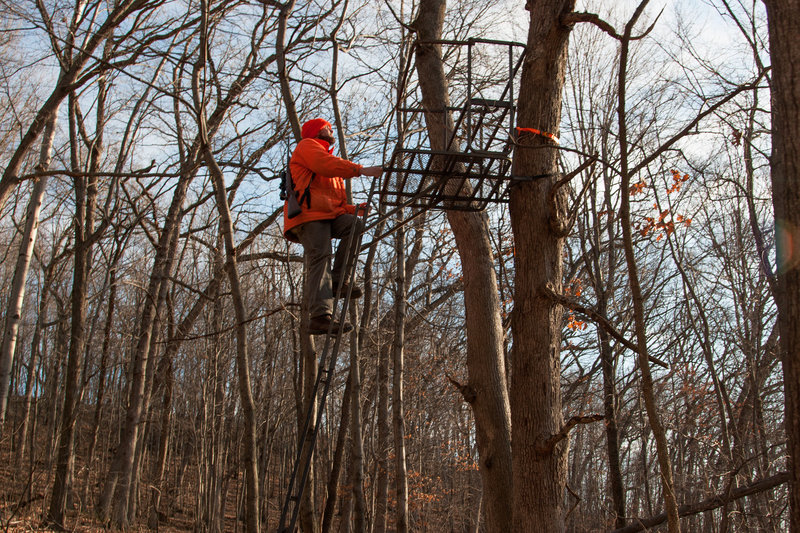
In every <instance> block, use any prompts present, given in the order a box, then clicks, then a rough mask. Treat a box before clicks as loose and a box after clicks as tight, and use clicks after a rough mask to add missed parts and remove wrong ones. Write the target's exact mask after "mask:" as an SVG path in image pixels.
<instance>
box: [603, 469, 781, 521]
mask: <svg viewBox="0 0 800 533" xmlns="http://www.w3.org/2000/svg"><path fill="white" fill-rule="evenodd" d="M787 481H789V472H781V473H779V474H775V475H774V476H770V477H768V478H765V479H762V480H759V481H754V482H753V483H750V484H749V485H745V486H744V487H738V488H735V489H733V490H731V491H729V492H726V493H722V494H717V495H715V496H711V497H710V498H706V499H705V500H702V501H700V502H697V503H687V504H685V505H681V506H680V507H679V508H678V514H679V515H680V516H690V515H693V514H697V513H703V512H705V511H711V510H712V509H716V508H718V507H722V506H723V505H725V504H727V503H730V502H732V501H735V500H738V499H739V498H744V497H745V496H752V495H753V494H758V493H759V492H764V491H765V490H769V489H773V488H775V487H777V486H778V485H782V484H783V483H786V482H787ZM666 520H667V514H666V513H661V514H659V515H656V516H654V517H652V518H646V519H644V520H637V522H636V523H635V524H631V525H628V526H625V527H621V528H619V529H614V530H612V531H610V532H609V533H635V532H637V531H645V530H647V529H649V528H651V527H653V526H656V525H658V524H661V523H663V522H665V521H666Z"/></svg>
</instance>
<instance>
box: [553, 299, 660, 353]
mask: <svg viewBox="0 0 800 533" xmlns="http://www.w3.org/2000/svg"><path fill="white" fill-rule="evenodd" d="M544 293H545V294H546V295H547V296H548V297H549V298H550V299H551V300H553V301H555V302H557V303H559V304H561V305H563V306H564V307H568V308H570V309H572V310H573V311H575V312H576V313H580V314H581V315H583V316H584V317H585V318H588V319H589V320H591V321H592V322H594V323H595V324H597V325H598V326H600V327H601V328H603V330H605V332H606V333H608V334H609V335H611V336H612V337H614V339H616V340H617V342H619V343H620V344H622V345H623V346H625V347H626V348H628V349H629V350H631V351H632V352H634V353H637V354H638V353H639V346H637V345H636V344H634V343H633V342H631V341H630V340H628V339H626V338H625V336H624V335H623V334H622V333H620V332H619V331H617V330H616V328H615V327H614V326H612V325H611V322H609V321H608V319H607V318H606V317H604V316H603V315H601V314H600V313H598V312H597V311H595V310H594V309H591V308H589V307H586V306H584V305H581V304H579V303H578V302H576V301H574V300H570V299H569V298H567V297H566V296H564V295H563V294H558V293H557V292H556V291H554V290H553V288H552V287H550V286H546V287H545V288H544ZM650 362H651V363H655V364H657V365H658V366H660V367H663V368H669V364H667V363H666V362H664V361H662V360H661V359H659V358H658V357H655V356H653V355H651V356H650Z"/></svg>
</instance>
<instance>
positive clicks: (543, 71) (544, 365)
mask: <svg viewBox="0 0 800 533" xmlns="http://www.w3.org/2000/svg"><path fill="white" fill-rule="evenodd" d="M573 7H574V1H573V0H546V1H540V2H532V1H529V2H528V3H527V9H528V10H529V11H530V28H529V31H528V42H527V50H526V54H527V56H526V59H525V62H524V64H523V67H522V79H521V82H520V94H519V114H518V121H519V125H520V126H522V127H529V128H536V129H538V130H542V131H545V132H550V133H553V134H556V135H558V129H559V123H560V120H561V99H562V88H563V85H564V71H565V66H566V60H567V49H568V41H569V34H570V28H568V27H567V26H564V25H563V24H561V22H560V17H561V16H562V15H563V14H565V13H569V12H571V10H572V8H573ZM557 171H558V150H557V149H556V147H555V146H554V144H553V141H551V140H550V139H548V138H546V137H544V136H538V135H532V134H526V135H524V136H521V137H520V139H519V145H518V146H517V149H516V151H515V156H514V168H513V174H514V175H517V176H547V177H542V178H538V179H535V180H533V181H529V182H524V183H520V184H518V185H516V186H515V187H514V188H513V189H512V191H511V203H510V214H511V226H512V229H513V232H514V242H515V246H516V256H515V258H516V261H515V265H516V279H515V295H514V311H513V315H512V321H511V331H512V334H513V339H514V344H513V348H512V356H511V358H512V364H513V369H512V373H511V405H513V406H514V407H513V409H512V412H511V419H512V424H513V428H514V440H513V457H514V496H513V509H514V523H513V527H512V528H510V529H509V530H513V531H532V530H533V529H534V528H535V529H536V530H541V531H552V532H558V531H563V530H564V508H563V506H564V489H565V485H566V476H567V449H568V446H567V442H566V440H561V441H558V442H554V441H553V440H552V438H553V437H554V436H555V435H558V434H559V433H560V432H561V431H562V427H563V426H564V420H563V416H562V412H561V409H562V407H561V381H560V380H561V360H560V349H561V328H562V321H563V311H562V307H561V306H560V305H557V304H556V303H555V302H553V301H552V300H551V299H550V298H548V297H547V296H546V292H547V290H546V289H547V288H550V289H552V290H554V291H555V292H557V293H560V292H561V283H562V251H563V248H564V237H565V235H564V233H565V232H564V228H563V221H562V217H563V212H564V208H565V203H566V196H567V195H566V191H565V190H564V188H563V187H561V188H557V185H556V183H557V175H556V173H557Z"/></svg>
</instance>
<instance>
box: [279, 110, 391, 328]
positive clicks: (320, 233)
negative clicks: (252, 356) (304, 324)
mask: <svg viewBox="0 0 800 533" xmlns="http://www.w3.org/2000/svg"><path fill="white" fill-rule="evenodd" d="M301 137H302V139H301V141H300V142H299V143H298V144H297V148H295V150H294V153H292V157H291V160H290V161H289V170H290V174H291V177H292V181H293V184H294V185H293V188H294V191H293V192H294V194H295V198H296V199H297V201H298V203H299V204H300V212H299V213H290V210H289V208H288V204H289V198H287V201H286V203H285V204H284V206H283V222H284V225H283V228H284V229H283V234H284V236H285V237H286V238H287V239H289V240H290V241H293V242H299V243H301V244H302V245H303V252H304V253H305V258H306V265H307V268H308V271H307V272H306V277H307V279H306V291H308V292H307V293H306V294H305V298H307V299H308V308H309V314H310V317H311V318H310V320H309V324H308V330H309V333H310V334H312V335H324V334H326V333H327V332H328V330H329V329H332V331H333V332H334V333H336V332H338V331H339V327H340V325H339V324H338V323H337V322H333V326H332V328H331V322H332V320H333V319H332V314H333V294H334V293H333V290H334V287H335V288H336V292H337V295H338V296H344V295H346V294H347V292H348V291H350V294H351V296H352V297H353V298H358V297H359V296H361V289H359V288H358V287H353V288H352V289H351V288H350V287H348V285H347V280H346V279H345V272H344V270H345V265H346V252H347V250H346V249H345V248H346V246H342V245H340V246H338V247H337V250H336V255H335V257H334V261H333V268H331V261H330V257H331V251H332V247H331V239H332V238H337V239H340V240H342V242H343V243H344V242H347V241H348V240H349V237H350V235H351V233H353V232H356V236H357V234H358V233H361V232H362V231H363V229H364V228H363V223H362V222H361V220H360V219H359V217H358V216H357V214H356V206H354V205H352V204H350V203H348V201H347V193H346V189H345V185H344V179H349V178H353V177H356V176H371V177H374V178H377V177H380V175H381V173H382V172H383V169H382V168H381V167H380V166H371V167H363V166H361V165H359V164H357V163H353V162H352V161H347V160H345V159H342V158H340V157H336V156H335V155H333V154H332V152H333V144H334V143H335V142H336V140H335V138H334V137H333V128H332V126H331V125H330V123H329V122H328V121H326V120H324V119H321V118H315V119H312V120H309V121H308V122H306V123H305V124H303V128H302V130H301ZM359 207H360V208H366V206H359ZM343 326H344V327H343V332H347V331H350V330H351V329H352V326H351V325H350V324H348V323H345V324H344V325H343Z"/></svg>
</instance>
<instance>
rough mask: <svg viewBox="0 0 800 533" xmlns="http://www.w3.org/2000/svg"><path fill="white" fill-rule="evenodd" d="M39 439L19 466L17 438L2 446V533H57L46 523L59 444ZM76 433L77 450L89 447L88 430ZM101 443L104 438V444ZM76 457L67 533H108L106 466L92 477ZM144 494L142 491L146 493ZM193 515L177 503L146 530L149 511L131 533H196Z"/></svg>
mask: <svg viewBox="0 0 800 533" xmlns="http://www.w3.org/2000/svg"><path fill="white" fill-rule="evenodd" d="M12 405H13V403H12ZM12 411H13V409H12ZM9 414H10V416H9V417H8V420H7V424H6V426H5V429H6V430H8V429H9V428H14V427H16V424H15V422H16V420H15V417H14V414H13V413H9ZM41 433H43V432H38V434H37V442H36V445H35V447H34V454H33V457H31V456H30V455H29V456H26V457H24V458H22V460H21V461H19V462H18V459H17V455H18V453H17V446H18V443H17V442H16V440H15V439H14V438H12V436H13V432H12V431H4V432H3V438H2V440H0V533H5V532H22V531H57V530H58V529H57V528H55V527H54V526H52V525H50V524H48V523H47V521H46V516H47V512H48V509H49V505H50V494H51V492H52V486H53V478H54V475H55V451H54V449H55V442H54V440H55V439H50V438H48V437H46V436H44V435H41ZM77 433H78V435H77V437H76V440H77V442H78V443H81V444H79V445H78V446H81V445H82V444H85V443H86V440H87V439H86V437H87V436H88V434H89V427H88V424H80V423H79V424H78V432H77ZM103 440H104V439H103V438H102V437H101V439H100V441H101V442H102V441H103ZM12 441H14V442H12ZM98 447H99V448H102V446H98ZM76 455H77V458H76V463H75V475H74V482H73V486H74V490H73V491H72V493H71V494H70V498H69V501H68V503H67V513H66V524H65V526H66V530H67V531H73V532H78V533H82V532H94V531H107V530H108V529H107V528H106V527H104V525H103V524H102V523H101V522H100V521H99V520H98V519H97V517H96V516H95V502H96V501H97V500H98V498H99V493H100V490H101V488H102V483H103V479H101V477H102V476H103V474H104V472H98V471H97V470H98V468H97V465H98V464H108V462H107V461H104V462H102V463H100V462H99V461H98V460H97V459H95V461H94V463H93V465H94V467H93V468H92V470H91V471H90V470H89V469H88V468H87V465H86V464H85V461H84V459H83V458H84V457H85V456H84V454H81V453H78V454H76ZM100 470H102V468H101V469H100ZM188 470H189V471H191V469H188ZM189 475H191V474H190V473H189ZM141 490H142V491H143V490H144V487H143V488H142V489H141ZM140 501H146V497H143V498H140ZM193 511H194V502H193V501H185V500H183V499H178V500H177V501H173V502H172V504H171V505H170V513H169V516H168V517H166V516H162V520H161V521H160V522H159V524H158V529H157V530H155V529H150V528H148V527H147V525H146V522H147V511H145V512H143V513H140V514H143V515H144V518H142V519H140V523H137V524H134V525H133V527H131V528H128V529H127V531H129V532H131V531H133V532H137V531H159V532H160V533H172V532H178V531H192V530H194V529H195V527H194V526H195V519H194V516H193V514H194V513H193ZM224 523H225V524H230V525H231V526H233V524H235V520H233V517H230V518H228V517H226V520H225V521H224ZM231 531H233V527H231Z"/></svg>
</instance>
